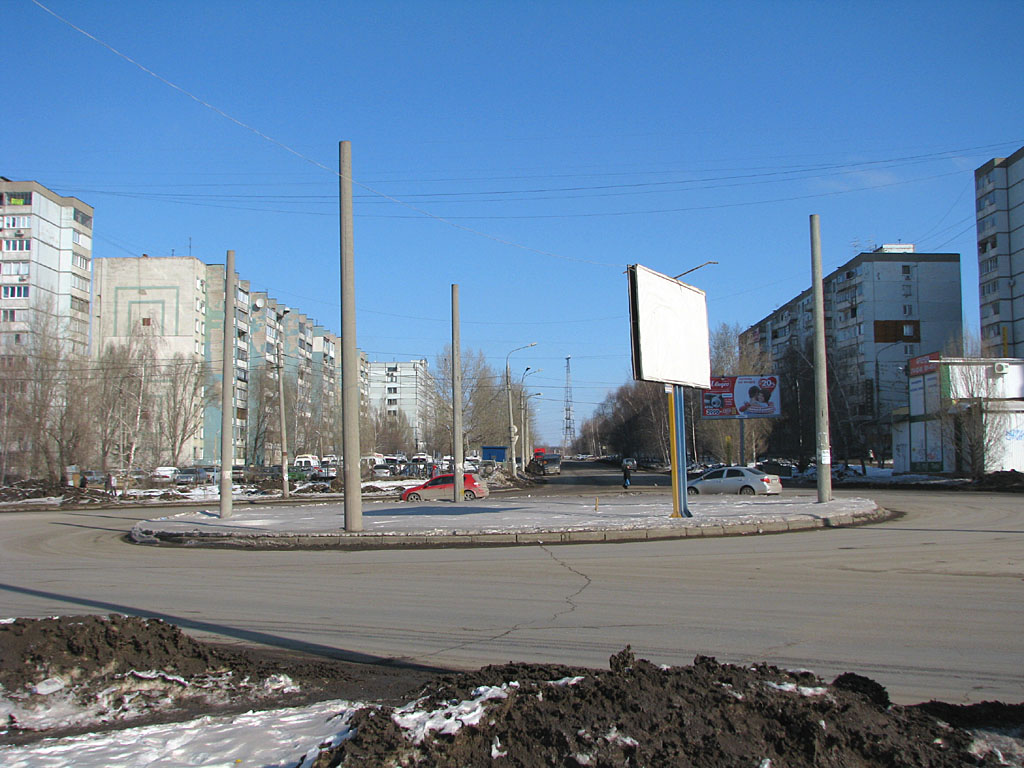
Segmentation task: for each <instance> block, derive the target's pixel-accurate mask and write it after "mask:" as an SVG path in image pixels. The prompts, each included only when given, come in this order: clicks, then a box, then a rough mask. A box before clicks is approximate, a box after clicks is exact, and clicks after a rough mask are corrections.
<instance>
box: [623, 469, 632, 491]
mask: <svg viewBox="0 0 1024 768" xmlns="http://www.w3.org/2000/svg"><path fill="white" fill-rule="evenodd" d="M630 474H631V472H630V469H629V465H628V464H623V465H622V487H623V488H629V476H630Z"/></svg>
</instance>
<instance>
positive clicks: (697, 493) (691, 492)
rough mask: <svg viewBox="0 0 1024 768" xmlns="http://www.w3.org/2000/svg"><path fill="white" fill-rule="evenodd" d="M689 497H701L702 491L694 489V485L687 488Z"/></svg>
mask: <svg viewBox="0 0 1024 768" xmlns="http://www.w3.org/2000/svg"><path fill="white" fill-rule="evenodd" d="M686 495H687V496H700V491H699V490H697V489H696V488H694V487H693V486H692V485H688V486H686Z"/></svg>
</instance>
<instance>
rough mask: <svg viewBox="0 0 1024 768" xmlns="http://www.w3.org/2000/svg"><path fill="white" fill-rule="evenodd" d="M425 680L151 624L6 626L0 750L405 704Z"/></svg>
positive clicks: (28, 622) (0, 669)
mask: <svg viewBox="0 0 1024 768" xmlns="http://www.w3.org/2000/svg"><path fill="white" fill-rule="evenodd" d="M431 674H432V671H430V670H418V669H402V668H400V667H397V666H374V665H369V664H353V663H350V662H345V661H340V660H334V659H329V658H323V657H311V656H305V655H302V654H298V653H294V652H289V651H283V650H256V649H251V648H239V647H235V646H226V645H218V644H213V643H204V642H200V641H198V640H195V639H193V638H191V637H189V636H188V635H186V634H184V633H183V632H182V631H181V630H180V629H178V628H177V627H175V626H174V625H172V624H168V623H166V622H163V621H160V620H158V619H143V618H138V617H131V616H120V615H112V616H109V617H103V616H66V617H59V618H50V619H14V620H11V621H8V622H6V623H0V742H5V741H6V742H17V741H25V740H30V739H31V738H32V737H33V735H35V736H38V734H39V733H41V732H46V733H47V735H53V731H54V729H58V730H59V731H60V733H69V732H75V731H85V730H98V729H99V728H100V727H103V726H104V725H110V724H116V723H120V724H124V723H127V722H131V723H132V724H139V723H141V722H155V721H160V720H163V721H168V720H177V719H183V718H186V717H190V716H194V715H196V714H197V713H203V714H205V713H211V712H234V711H244V710H246V709H251V708H253V707H254V706H257V705H258V706H259V707H260V708H263V709H267V708H271V707H276V706H297V705H300V704H305V703H308V702H311V701H322V700H325V699H354V700H373V701H376V700H378V699H383V700H389V701H395V702H398V701H405V700H407V695H408V692H409V690H410V689H411V688H414V687H415V686H416V685H418V684H420V683H422V682H423V681H424V680H425V679H427V678H428V676H429V675H431ZM54 711H59V712H61V713H62V714H61V715H60V716H59V717H58V718H56V719H55V718H54V717H53V716H52V715H51V714H49V713H51V712H54ZM5 721H6V723H5Z"/></svg>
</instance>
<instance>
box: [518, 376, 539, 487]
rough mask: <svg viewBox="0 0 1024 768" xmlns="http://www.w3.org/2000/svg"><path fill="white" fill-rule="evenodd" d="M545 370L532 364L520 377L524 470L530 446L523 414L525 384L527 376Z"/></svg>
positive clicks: (520, 418)
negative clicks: (532, 366)
mask: <svg viewBox="0 0 1024 768" xmlns="http://www.w3.org/2000/svg"><path fill="white" fill-rule="evenodd" d="M543 370H544V369H543V368H538V369H536V370H533V369H531V368H530V366H526V369H525V370H524V371H523V375H522V376H520V377H519V412H520V413H519V421H520V423H521V424H522V425H523V439H522V442H521V446H522V447H521V449H520V455H521V456H522V457H523V470H524V471H525V470H526V462H527V457H526V450H527V447H528V443H527V441H526V431H527V429H526V428H527V424H526V420H525V416H523V409H524V408H525V401H524V400H523V393H524V392H525V391H526V388H525V387H526V384H525V382H526V377H527V376H533V374H535V373H540V372H541V371H543Z"/></svg>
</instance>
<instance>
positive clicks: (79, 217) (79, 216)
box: [74, 208, 92, 229]
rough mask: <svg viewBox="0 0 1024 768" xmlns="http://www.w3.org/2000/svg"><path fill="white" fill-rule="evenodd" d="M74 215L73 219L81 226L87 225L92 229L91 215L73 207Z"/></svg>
mask: <svg viewBox="0 0 1024 768" xmlns="http://www.w3.org/2000/svg"><path fill="white" fill-rule="evenodd" d="M74 217H75V221H77V222H78V223H79V224H81V225H82V226H83V227H88V228H89V229H92V216H90V215H89V214H87V213H84V212H83V211H80V210H78V209H77V208H75V213H74Z"/></svg>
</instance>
